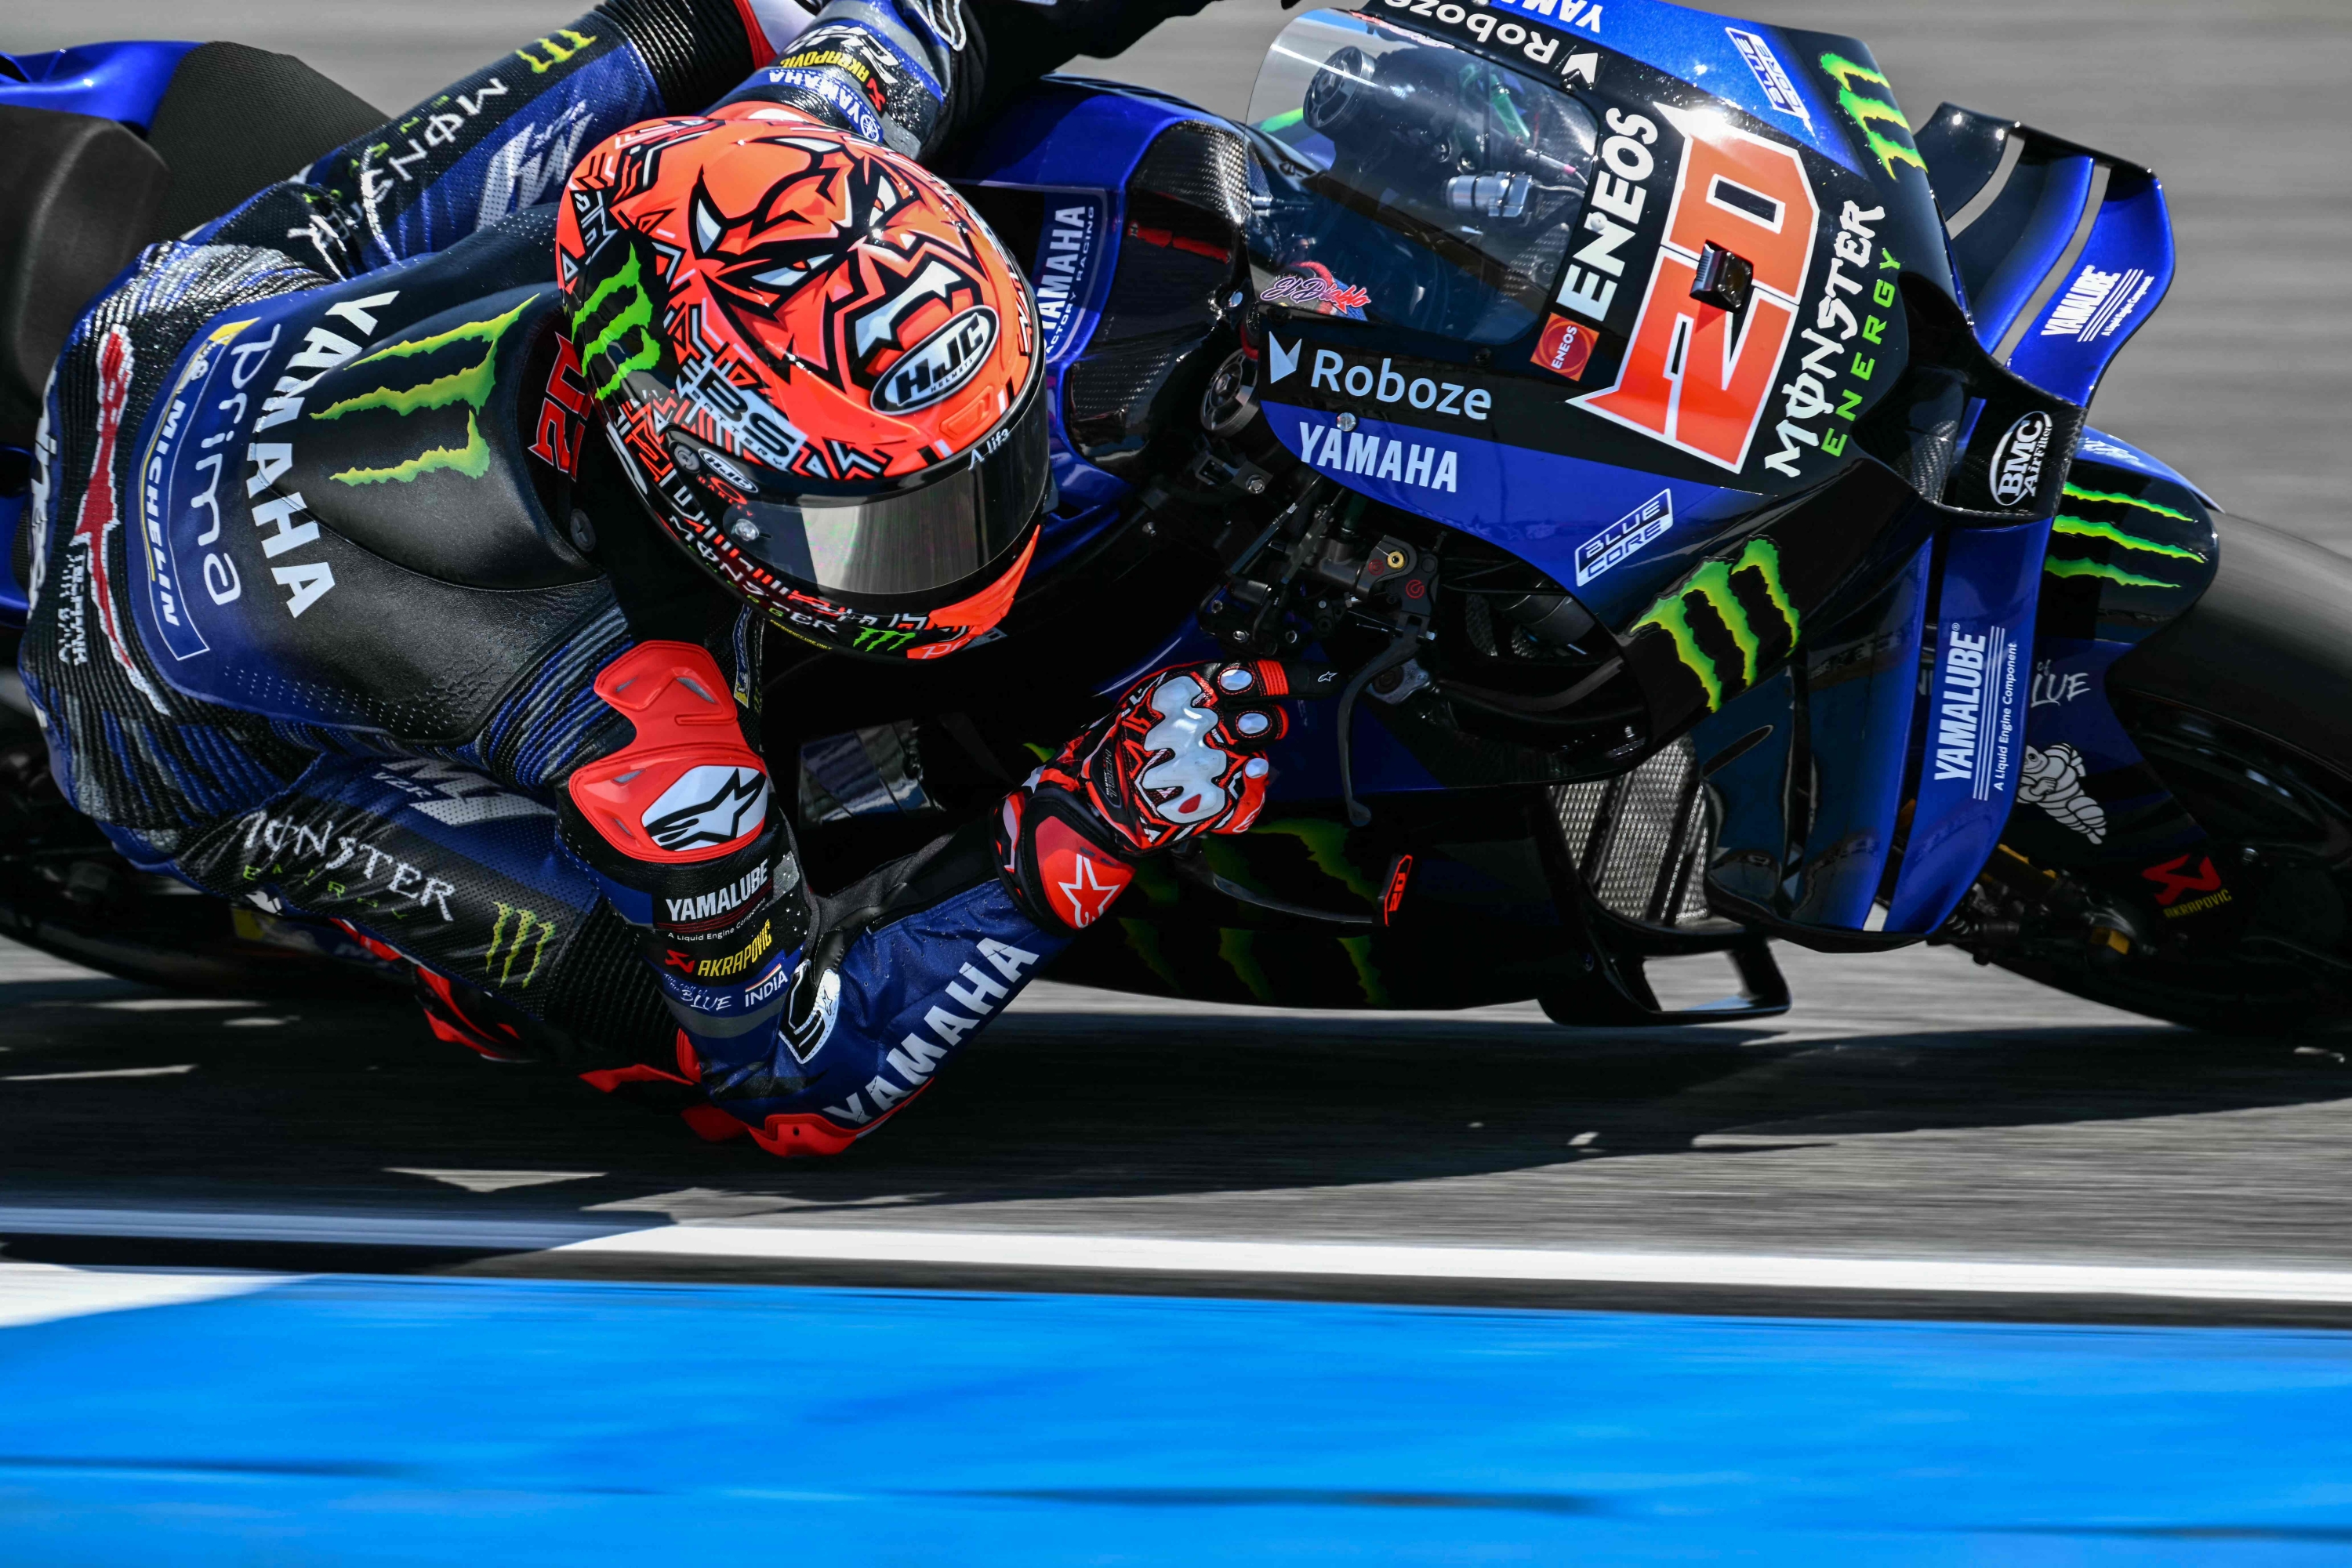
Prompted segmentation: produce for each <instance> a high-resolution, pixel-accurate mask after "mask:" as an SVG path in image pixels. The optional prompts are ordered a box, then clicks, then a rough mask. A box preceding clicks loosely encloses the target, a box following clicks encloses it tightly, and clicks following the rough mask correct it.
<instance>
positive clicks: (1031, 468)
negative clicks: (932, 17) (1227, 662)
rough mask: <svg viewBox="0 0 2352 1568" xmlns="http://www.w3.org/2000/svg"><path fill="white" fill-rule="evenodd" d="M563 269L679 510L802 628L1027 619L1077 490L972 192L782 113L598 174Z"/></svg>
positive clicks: (1027, 331) (588, 187)
mask: <svg viewBox="0 0 2352 1568" xmlns="http://www.w3.org/2000/svg"><path fill="white" fill-rule="evenodd" d="M555 251H556V280H557V282H558V283H559V284H560V285H561V286H562V289H563V292H564V298H565V300H566V303H567V305H568V307H569V310H570V314H571V321H572V337H573V343H574V346H575V347H576V349H577V350H578V352H579V355H580V363H581V367H582V371H583V374H584V375H585V376H586V378H587V381H588V385H589V387H590V389H591V390H592V391H593V393H594V394H595V396H596V403H597V408H598V413H599V417H600V418H601V419H602V420H603V422H604V428H605V433H606V435H607V436H608V437H609V438H610V439H611V441H612V443H613V446H614V449H615V450H616V451H617V452H618V453H619V454H620V456H621V459H622V462H623V464H624V466H625V468H627V470H628V472H629V475H630V478H631V480H632V482H634V483H635V485H636V487H637V489H638V492H639V494H641V495H642V496H643V497H644V498H645V500H646V504H647V506H648V507H650V508H651V509H652V510H653V513H654V515H655V517H656V520H657V521H659V522H660V523H661V525H662V526H663V527H664V528H666V529H667V530H669V531H671V532H672V533H673V534H674V535H675V536H676V537H677V539H678V541H679V542H681V543H683V544H684V545H685V546H686V547H687V549H688V551H690V552H692V553H693V554H694V556H695V557H696V558H697V559H698V561H700V562H701V563H703V564H704V566H705V567H706V568H707V569H708V570H709V571H710V572H712V573H713V574H716V575H717V576H719V578H720V579H721V580H722V581H724V582H725V583H726V584H728V586H729V587H730V588H731V589H732V590H734V591H735V592H736V593H738V594H740V595H742V596H743V597H745V598H746V599H749V600H750V601H751V602H752V603H753V604H756V605H759V606H760V607H761V609H762V610H763V611H765V612H766V613H767V614H768V616H771V617H772V619H773V620H775V621H776V623H777V624H778V625H780V626H782V627H783V628H784V629H785V630H787V631H790V632H792V633H793V634H795V635H797V636H799V637H804V638H807V639H808V640H810V641H812V642H814V643H817V644H819V645H821V646H823V647H832V648H838V649H842V650H845V651H849V652H854V653H866V654H874V655H881V656H886V657H891V658H939V657H940V656H942V655H945V654H949V653H952V652H954V651H955V650H956V649H958V648H961V647H967V646H969V645H970V644H971V643H973V642H974V641H977V640H979V639H980V638H982V637H986V636H987V635H988V633H989V632H990V631H991V630H992V628H993V627H994V626H996V624H997V623H998V622H999V621H1001V620H1002V619H1003V617H1004V613H1005V611H1006V609H1007V608H1009V607H1010V605H1012V602H1013V594H1014V593H1015V591H1016V590H1017V589H1018V588H1019V587H1020V584H1021V579H1022V576H1023V574H1024V573H1025V572H1026V571H1027V570H1028V566H1029V561H1030V558H1031V556H1032V555H1033V554H1034V552H1035V549H1036V542H1037V530H1038V527H1039V520H1040V518H1041V517H1042V515H1043V513H1044V511H1045V508H1046V507H1047V506H1048V505H1050V504H1051V495H1052V490H1053V477H1052V470H1051V468H1050V467H1049V466H1048V462H1047V456H1046V416H1047V404H1046V399H1045V395H1043V390H1042V388H1043V383H1044V379H1045V376H1044V364H1043V362H1042V360H1041V358H1040V356H1039V353H1038V344H1037V328H1036V310H1035V306H1034V302H1033V301H1032V300H1031V298H1030V293H1029V285H1028V283H1027V281H1026V280H1025V279H1024V278H1023V276H1022V274H1021V269H1020V268H1018V267H1016V266H1014V265H1013V262H1012V260H1011V259H1010V258H1008V257H1007V256H1006V255H1005V253H1004V250H1003V247H1002V246H1000V245H999V244H998V243H997V240H996V237H995V236H993V235H992V234H991V233H990V232H989V230H988V227H987V226H986V225H985V224H983V223H982V221H981V219H980V217H979V216H978V215H976V214H975V213H973V212H972V211H971V208H970V207H969V206H968V205H965V203H964V201H963V198H962V197H961V196H959V195H957V194H956V193H955V191H954V190H953V189H952V188H950V186H949V185H948V184H947V183H946V182H945V181H943V180H940V178H939V177H938V176H936V175H934V174H929V173H927V172H926V171H924V170H923V169H922V168H921V167H919V165H917V164H916V163H913V162H911V161H910V160H908V159H907V158H904V157H902V156H900V155H899V154H898V153H893V152H891V151H889V150H888V149H887V148H884V147H879V146H877V145H875V144H873V143H871V142H864V141H860V140H858V139H857V138H856V137H853V136H849V135H847V134H845V133H844V132H840V131H836V130H835V129H833V128H832V127H830V126H827V125H824V124H822V123H820V122H818V121H814V120H812V119H810V118H808V117H807V116H805V115H803V114H801V113H800V112H798V111H797V110H791V109H786V108H782V107H779V106H777V105H774V104H759V103H736V104H730V105H727V106H726V107H724V108H722V109H721V110H719V111H718V112H717V113H715V114H712V115H709V116H707V117H696V118H692V119H675V120H659V121H647V122H646V123H644V124H640V125H635V126H632V127H630V128H629V129H628V130H626V131H624V132H621V133H619V134H618V135H616V136H614V137H612V138H611V139H609V140H608V141H606V142H604V143H603V144H602V145H600V146H598V147H596V148H595V149H594V150H593V151H592V152H591V153H588V155H587V156H586V157H585V158H584V159H583V160H582V161H581V163H580V164H579V166H578V167H577V168H575V169H574V170H573V171H572V178H571V182H570V184H569V185H568V187H567V188H566V190H565V193H564V202H563V210H562V216H561V219H560V221H559V224H558V226H557V229H556V238H555Z"/></svg>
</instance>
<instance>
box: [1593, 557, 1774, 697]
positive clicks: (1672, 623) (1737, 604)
mask: <svg viewBox="0 0 2352 1568" xmlns="http://www.w3.org/2000/svg"><path fill="white" fill-rule="evenodd" d="M1702 605H1703V606H1705V608H1706V610H1708V611H1712V612H1713V616H1712V620H1713V621H1714V622H1716V623H1719V624H1720V625H1721V626H1722V631H1721V632H1720V633H1719V634H1717V633H1713V632H1711V631H1709V630H1708V629H1707V628H1708V627H1709V619H1708V617H1706V616H1703V615H1696V614H1694V611H1696V610H1697V609H1698V608H1699V607H1700V606H1702ZM1759 615H1769V616H1771V617H1773V618H1775V619H1777V621H1778V623H1779V625H1778V626H1777V628H1776V629H1773V630H1770V631H1767V630H1764V629H1762V628H1761V627H1760V626H1759V621H1758V617H1759ZM1799 626H1800V622H1799V619H1798V616H1797V606H1796V605H1794V604H1792V603H1790V599H1789V594H1788V590H1787V589H1786V588H1785V587H1784V586H1782V584H1781V582H1780V551H1779V550H1778V549H1777V548H1776V547H1774V545H1773V544H1772V542H1770V541H1769V540H1764V539H1751V540H1749V541H1748V542H1747V544H1745V545H1744V546H1742V547H1741V549H1740V552H1739V553H1738V555H1737V556H1734V557H1732V558H1731V559H1729V560H1723V561H1709V562H1707V563H1705V564H1704V565H1702V566H1700V567H1699V569H1698V570H1697V571H1696V572H1694V573H1692V574H1690V576H1689V578H1688V579H1687V580H1686V581H1685V582H1684V584H1683V585H1682V586H1681V587H1679V588H1677V589H1675V591H1674V592H1673V593H1671V594H1668V595H1665V596H1664V598H1662V599H1660V600H1659V601H1658V602H1657V603H1656V604H1654V605H1651V606H1650V609H1649V613H1648V614H1646V615H1644V616H1643V617H1642V618H1641V619H1640V620H1638V621H1635V622H1634V623H1633V632H1634V633H1636V634H1638V633H1640V632H1641V631H1642V630H1643V628H1644V627H1655V628H1656V629H1657V630H1659V631H1661V632H1664V634H1665V635H1666V637H1667V638H1668V639H1669V640H1670V641H1672V642H1673V644H1674V647H1675V655H1676V657H1678V658H1680V659H1681V660H1682V661H1683V666H1684V668H1686V669H1688V670H1689V671H1690V672H1691V673H1692V674H1693V675H1695V676H1696V677H1697V678H1698V683H1699V686H1700V688H1701V689H1703V690H1705V691H1706V710H1707V711H1708V712H1710V713H1712V712H1715V711H1716V710H1717V709H1719V708H1721V707H1722V706H1723V704H1724V701H1725V700H1726V699H1727V698H1732V697H1737V696H1738V695H1739V694H1740V693H1741V692H1743V691H1745V690H1747V689H1748V688H1749V687H1751V686H1753V685H1755V684H1756V681H1757V679H1758V677H1759V676H1760V675H1761V674H1762V673H1763V670H1764V668H1765V666H1766V665H1767V663H1769V662H1773V661H1777V660H1779V659H1782V658H1787V657H1788V656H1789V655H1790V654H1792V653H1794V652H1795V651H1796V647H1797V637H1798V635H1799ZM1708 642H1715V643H1718V644H1721V643H1728V644H1729V645H1730V649H1731V654H1732V656H1735V657H1736V658H1737V659H1738V668H1737V670H1736V672H1734V673H1732V674H1731V675H1730V676H1729V677H1728V678H1727V674H1726V671H1725V668H1724V664H1725V657H1724V656H1719V655H1717V654H1713V653H1710V652H1708V651H1707V648H1706V643H1708Z"/></svg>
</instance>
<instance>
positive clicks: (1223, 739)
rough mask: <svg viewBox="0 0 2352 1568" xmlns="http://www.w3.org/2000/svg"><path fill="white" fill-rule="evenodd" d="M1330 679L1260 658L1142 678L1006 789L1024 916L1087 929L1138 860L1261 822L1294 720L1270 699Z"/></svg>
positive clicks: (1011, 877)
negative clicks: (1275, 756) (1277, 750)
mask: <svg viewBox="0 0 2352 1568" xmlns="http://www.w3.org/2000/svg"><path fill="white" fill-rule="evenodd" d="M1337 687H1338V679H1337V677H1336V676H1335V675H1334V674H1333V673H1332V672H1331V671H1330V670H1328V669H1323V668H1316V667H1312V666H1307V665H1295V664H1278V663H1274V662H1270V661H1268V662H1258V663H1246V664H1196V665H1182V666H1179V667H1177V668H1172V669H1162V670H1160V671H1157V672H1156V673H1154V674H1151V675H1147V676H1145V677H1144V678H1143V679H1141V680H1139V681H1137V682H1136V683H1135V684H1134V685H1133V686H1130V687H1129V688H1128V689H1127V690H1126V692H1125V693H1124V694H1123V695H1122V696H1121V697H1120V698H1119V700H1118V706H1117V707H1115V708H1113V709H1112V710H1111V711H1110V713H1109V714H1108V716H1107V717H1105V718H1104V719H1102V720H1101V721H1098V722H1097V723H1096V724H1094V725H1093V726H1092V727H1091V728H1089V729H1088V730H1087V731H1086V733H1084V734H1082V735H1080V736H1079V737H1078V738H1077V739H1076V740H1075V741H1072V742H1070V743H1069V744H1068V745H1066V746H1065V747H1063V748H1062V752H1061V754H1060V755H1059V756H1057V757H1055V759H1054V760H1053V761H1052V762H1050V763H1046V764H1045V766H1044V767H1042V768H1039V769H1038V770H1037V771H1036V772H1035V773H1031V774H1030V775H1029V777H1028V779H1027V781H1026V782H1024V784H1022V786H1021V787H1020V788H1019V789H1016V790H1014V791H1013V793H1012V794H1011V795H1007V796H1005V799H1004V808H1003V816H1002V818H1001V820H1000V822H999V824H998V826H997V831H996V856H997V864H998V866H999V868H1001V869H1002V871H1003V874H1004V879H1005V881H1006V882H1007V883H1008V884H1009V885H1010V886H1011V887H1012V889H1013V896H1014V897H1015V898H1016V899H1017V900H1019V901H1020V903H1021V905H1022V907H1023V909H1024V911H1025V912H1026V913H1027V914H1028V915H1029V917H1030V918H1031V919H1032V920H1034V921H1037V922H1038V923H1039V924H1041V925H1044V926H1045V927H1046V928H1047V929H1049V930H1066V931H1083V930H1085V929H1086V928H1087V926H1090V925H1092V924H1094V922H1095V921H1097V920H1099V919H1100V918H1101V917H1102V913H1103V911H1104V910H1107V909H1108V908H1109V907H1110V905H1111V901H1112V900H1114V899H1116V898H1118V895H1119V894H1120V893H1122V892H1124V891H1125V890H1126V889H1127V885H1128V884H1129V882H1130V881H1132V880H1134V879H1135V872H1134V869H1133V863H1134V862H1135V861H1136V860H1138V859H1139V858H1142V857H1144V856H1146V855H1150V854H1152V853H1154V852H1156V851H1158V850H1161V849H1166V848H1168V847H1171V845H1176V844H1181V843H1182V842H1183V841H1184V840H1186V839H1188V838H1192V837H1197V836H1199V835H1201V834H1203V833H1241V832H1244V831H1246V830H1247V829H1248V827H1249V826H1250V825H1251V824H1252V823H1254V822H1255V821H1256V820H1257V814H1258V811H1259V808H1260V807H1261V806H1263V805H1265V788H1266V783H1267V780H1268V779H1269V778H1270V777H1271V776H1272V773H1273V770H1272V768H1271V766H1270V765H1269V764H1268V763H1267V762H1266V759H1265V749H1266V748H1267V747H1269V746H1271V745H1272V744H1273V743H1274V742H1276V741H1278V740H1280V739H1281V738H1282V737H1283V736H1284V735H1285V734H1286V732H1288V731H1289V728H1290V721H1289V716H1288V714H1287V713H1286V712H1285V711H1284V710H1283V709H1282V708H1281V707H1280V706H1278V705H1277V703H1276V699H1280V698H1285V697H1319V696H1325V695H1328V693H1329V692H1330V691H1332V690H1335V689H1337Z"/></svg>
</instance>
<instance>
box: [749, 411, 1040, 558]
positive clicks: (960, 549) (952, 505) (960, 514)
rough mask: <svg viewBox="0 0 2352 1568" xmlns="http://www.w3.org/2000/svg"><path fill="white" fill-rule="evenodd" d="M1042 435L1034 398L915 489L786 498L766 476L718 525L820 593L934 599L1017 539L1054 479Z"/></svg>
mask: <svg viewBox="0 0 2352 1568" xmlns="http://www.w3.org/2000/svg"><path fill="white" fill-rule="evenodd" d="M1046 439H1047V425H1046V402H1045V398H1043V397H1040V396H1034V395H1033V396H1032V397H1030V398H1029V400H1028V402H1027V404H1026V405H1024V407H1023V409H1022V410H1021V412H1020V413H1018V414H1016V415H1015V416H1013V418H1012V419H1011V420H1010V421H1009V422H1008V423H1007V424H1005V425H1004V426H1003V427H1002V428H1000V429H999V430H998V431H997V432H996V433H995V435H993V436H992V437H989V438H988V439H987V440H984V441H982V443H981V444H980V446H979V447H975V448H974V449H973V451H972V453H971V456H970V457H969V458H965V459H964V460H962V461H961V462H958V463H954V464H952V465H950V466H947V467H946V468H944V469H943V470H942V471H940V473H938V474H936V475H934V476H932V477H930V478H929V479H926V480H925V481H924V482H922V483H920V484H919V485H916V486H914V487H911V488H908V489H898V490H889V491H884V492H882V493H879V494H871V493H869V494H866V495H857V496H847V495H844V496H833V495H814V494H801V495H796V496H792V497H790V498H788V499H787V498H785V497H782V496H779V495H777V494H776V493H775V492H776V491H777V490H780V489H785V488H787V487H789V486H790V485H791V481H790V480H789V479H785V478H784V477H783V476H781V475H774V474H766V475H762V476H761V480H762V482H761V485H760V493H759V494H758V495H756V496H753V497H751V498H750V499H748V500H742V501H738V502H734V503H732V504H730V505H729V506H728V508H727V510H726V514H725V521H724V524H723V526H724V527H725V530H726V532H727V537H728V538H729V539H730V541H731V542H733V543H734V544H735V545H736V546H737V548H739V549H740V550H741V551H743V552H744V553H745V554H747V555H750V556H751V557H753V558H754V559H756V560H757V561H759V562H760V563H761V564H762V565H765V566H766V567H768V568H769V570H771V571H772V572H775V573H777V574H780V575H782V576H783V577H786V578H789V579H791V580H792V581H793V583H794V584H798V585H800V586H801V587H803V588H804V589H806V590H807V591H809V592H811V593H814V594H817V595H822V596H823V597H825V598H828V599H843V598H847V599H868V600H874V599H883V600H887V599H901V598H907V597H911V596H920V597H936V596H937V595H938V594H939V592H940V590H942V589H945V588H949V587H951V586H953V585H955V584H960V583H962V582H964V581H965V580H966V579H968V578H970V577H971V576H973V575H974V574H977V573H979V572H980V571H982V569H983V568H985V567H986V566H987V565H988V564H989V563H992V562H993V561H995V560H996V559H997V558H998V557H1000V556H1002V555H1003V554H1004V553H1005V552H1008V551H1010V550H1011V549H1013V546H1015V545H1016V544H1018V543H1019V542H1021V539H1022V537H1023V534H1024V531H1026V529H1027V527H1028V525H1029V522H1030V521H1031V520H1032V519H1033V518H1034V517H1035V516H1036V515H1037V513H1038V511H1039V510H1040V509H1042V508H1043V507H1044V506H1045V500H1046V494H1047V491H1048V489H1050V488H1051V486H1052V483H1053V468H1052V465H1051V463H1050V461H1049V458H1048V453H1047V448H1046Z"/></svg>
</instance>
